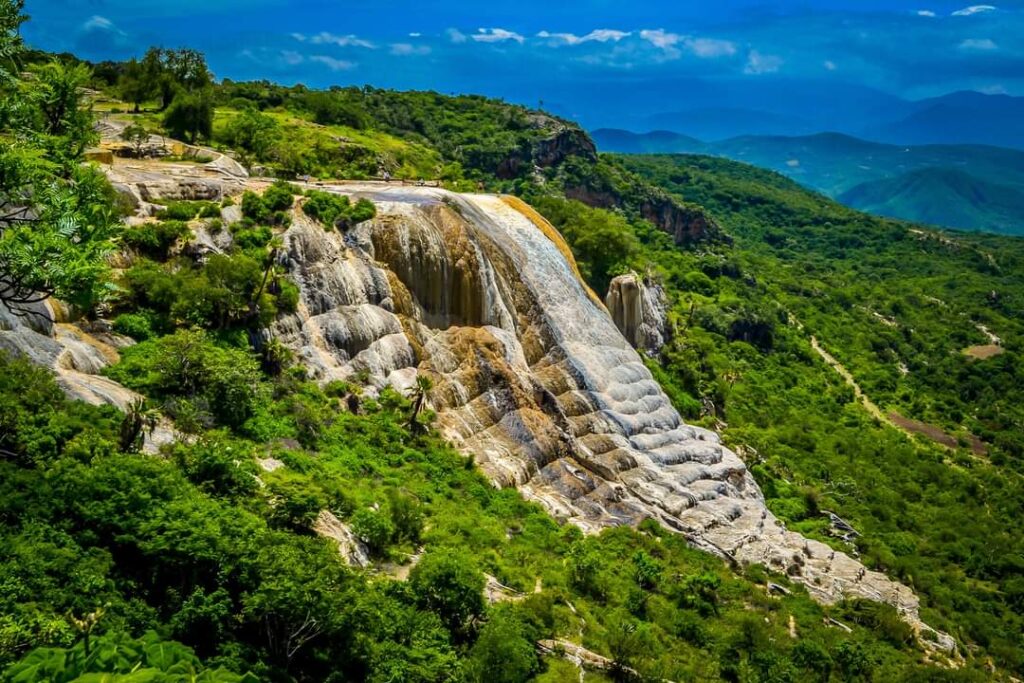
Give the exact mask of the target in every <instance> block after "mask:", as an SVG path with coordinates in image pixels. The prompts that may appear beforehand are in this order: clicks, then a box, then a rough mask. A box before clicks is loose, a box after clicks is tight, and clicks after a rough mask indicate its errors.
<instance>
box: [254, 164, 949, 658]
mask: <svg viewBox="0 0 1024 683" xmlns="http://www.w3.org/2000/svg"><path fill="white" fill-rule="evenodd" d="M325 189H329V190H331V191H334V192H340V193H345V194H353V195H359V196H369V197H370V198H372V199H373V200H374V201H375V202H376V204H377V207H378V216H377V218H375V219H374V220H372V221H368V222H366V223H363V224H361V225H359V226H357V227H356V228H355V229H354V230H353V231H352V232H351V233H350V234H348V235H342V234H339V233H337V232H334V231H324V230H323V228H322V227H320V226H319V225H317V224H315V223H313V222H311V221H310V220H309V219H307V218H305V217H304V216H303V215H302V214H301V212H297V216H296V219H295V221H294V222H293V224H292V226H291V227H290V228H289V230H288V231H287V233H286V234H285V250H284V255H283V257H282V259H283V262H284V264H285V265H286V266H287V267H288V268H289V270H290V271H291V273H292V276H293V277H294V279H295V280H296V281H297V282H298V283H299V284H300V287H301V290H302V298H301V303H300V306H299V310H298V312H297V313H296V314H295V315H293V316H289V317H286V318H283V319H281V320H280V321H278V323H276V325H275V330H274V332H275V333H276V335H277V336H278V338H279V339H280V340H281V341H282V342H284V343H285V344H287V345H289V346H291V347H292V348H293V349H295V350H296V351H297V352H298V355H299V356H300V357H301V359H302V360H303V361H304V362H305V363H306V364H307V365H308V366H309V367H310V368H312V369H313V370H314V372H315V373H316V374H318V375H319V376H320V377H321V378H322V379H332V378H341V379H343V378H347V377H350V376H351V375H353V374H355V373H358V372H366V373H369V375H370V377H371V381H373V382H375V383H376V384H377V385H378V386H383V385H385V384H389V383H390V384H391V385H393V386H395V387H397V388H399V389H403V388H406V387H408V386H410V385H411V384H412V382H413V380H414V378H415V375H416V373H426V374H428V375H429V376H430V377H431V378H432V379H433V380H434V389H433V391H432V392H431V395H430V400H431V403H432V404H433V407H434V408H435V409H436V410H437V412H438V419H439V427H440V429H441V431H442V433H443V434H444V435H445V436H446V437H447V438H448V439H449V440H450V441H451V442H452V443H454V444H455V445H456V446H457V447H458V448H459V449H461V450H462V451H463V452H464V453H466V454H468V455H471V456H472V457H473V458H475V460H476V462H477V463H478V464H479V466H480V467H481V468H482V469H483V471H484V472H485V473H486V474H487V475H488V476H490V478H491V479H492V480H493V481H494V482H495V484H496V485H499V486H516V487H518V488H519V489H520V490H521V491H522V492H523V494H524V495H525V496H527V497H528V498H530V499H532V500H535V501H537V502H538V503H540V504H541V505H543V506H544V507H545V508H546V509H547V510H549V511H550V512H551V513H552V514H553V515H555V516H556V517H558V518H560V519H563V520H566V521H569V522H572V523H574V524H577V525H579V526H580V527H582V528H583V529H585V530H587V531H597V530H600V529H601V528H604V527H607V526H610V525H619V524H637V523H639V522H641V521H642V520H644V519H646V518H654V519H656V520H658V521H660V522H661V523H663V524H664V525H666V526H667V527H669V528H671V529H674V530H676V531H678V532H680V533H683V534H685V535H686V536H687V538H688V539H689V540H690V541H691V542H692V543H693V544H694V545H696V546H698V547H700V548H703V549H705V550H708V551H710V552H713V553H715V554H717V555H720V556H722V557H724V558H727V559H728V560H730V561H736V562H740V563H755V562H761V563H764V564H766V565H768V566H770V567H772V568H774V569H776V570H780V571H785V572H787V573H788V574H789V575H790V576H792V577H793V578H794V579H795V580H798V581H800V582H802V583H804V584H805V585H806V586H807V588H808V590H809V591H810V592H811V594H812V595H814V596H815V597H816V598H817V599H819V600H821V601H823V602H833V601H836V600H838V599H841V598H843V597H864V598H870V599H873V600H880V601H884V602H888V603H891V604H893V605H895V606H896V607H897V608H898V609H899V610H900V611H901V613H903V614H904V615H905V617H906V618H907V619H908V620H909V621H910V622H912V623H913V624H915V625H916V626H918V627H919V628H927V627H925V626H924V625H923V624H921V623H920V621H919V620H918V618H917V607H918V601H917V598H916V597H915V596H914V594H913V593H912V592H911V591H910V590H909V589H908V588H906V587H905V586H903V585H901V584H898V583H896V582H893V581H891V580H889V579H888V578H887V577H886V576H885V575H883V574H880V573H877V572H873V571H868V570H866V569H865V567H863V566H862V565H861V564H860V563H858V562H856V561H855V560H853V559H851V558H850V557H848V556H847V555H844V554H842V553H838V552H836V551H834V550H832V549H831V548H829V547H828V546H826V545H824V544H822V543H819V542H817V541H812V540H808V539H806V538H804V537H802V536H800V535H799V534H796V533H793V532H789V531H787V530H786V529H785V528H784V527H783V526H782V524H781V523H780V522H779V521H778V520H777V519H776V518H775V517H774V516H773V515H772V514H771V513H770V512H769V511H768V510H767V508H766V507H765V504H764V500H763V497H762V494H761V491H760V490H759V488H758V486H757V484H756V483H755V482H754V480H753V478H752V477H751V475H750V473H749V472H748V471H747V469H746V467H745V466H744V464H743V462H742V461H741V460H740V459H739V458H738V457H737V456H736V455H735V454H734V453H733V452H732V451H730V450H729V449H727V448H725V447H724V446H722V444H721V443H720V441H719V438H718V436H717V435H716V434H714V433H712V432H709V431H707V430H704V429H701V428H698V427H693V426H690V425H687V424H684V423H683V421H682V420H681V419H680V417H679V414H678V413H677V412H676V411H675V409H674V408H673V407H672V406H671V404H670V403H669V400H668V399H667V397H666V396H665V394H664V393H663V392H662V391H661V389H660V387H659V386H658V384H657V383H656V382H655V381H654V380H653V379H652V377H651V375H650V373H649V372H648V371H647V369H646V368H645V367H644V365H643V363H642V361H641V359H640V357H639V356H638V355H637V352H636V351H635V350H634V349H633V347H632V346H631V345H630V343H629V341H627V340H626V339H625V338H624V337H623V335H622V333H621V332H620V330H619V328H617V327H616V322H615V321H613V320H612V317H610V316H609V314H608V311H607V310H606V309H605V307H604V306H602V304H601V302H600V301H599V300H598V299H597V298H596V297H595V296H594V295H593V293H592V292H590V291H589V290H588V289H587V287H586V285H585V284H583V283H582V281H581V280H580V278H579V275H578V272H577V271H576V268H575V264H574V263H573V261H572V256H571V254H570V252H569V250H568V248H567V247H566V245H565V244H564V243H563V242H562V241H561V237H560V236H559V235H558V233H557V232H556V231H555V230H554V229H553V228H552V227H551V226H550V225H549V224H547V223H546V222H545V221H544V220H543V219H542V218H541V217H540V216H538V215H537V214H536V213H535V212H533V211H532V209H530V208H529V207H528V206H526V205H525V204H523V203H522V202H519V201H518V200H515V199H512V198H507V197H495V196H489V195H455V194H452V193H448V192H445V191H442V190H435V189H428V188H400V187H385V186H382V185H369V184H348V185H343V186H337V187H332V188H325ZM630 287H631V285H630V284H629V283H628V282H626V281H620V282H619V284H618V286H617V288H616V289H615V290H614V291H613V294H614V296H612V295H610V296H609V304H610V306H611V308H612V309H613V311H621V320H620V327H622V328H623V329H626V330H627V331H629V330H630V329H633V331H634V333H636V331H637V330H639V329H640V328H641V327H642V326H643V319H644V315H645V313H644V305H643V304H642V303H640V304H639V305H638V304H637V301H638V300H639V301H642V294H640V293H639V292H637V293H636V295H635V296H634V294H633V292H632V290H631V289H630ZM631 316H632V317H631ZM629 321H633V322H634V323H636V324H635V325H634V326H633V327H631V325H630V324H626V323H628V322H629ZM942 638H944V637H943V636H940V639H942ZM943 642H944V644H947V645H949V646H951V645H952V641H949V640H943Z"/></svg>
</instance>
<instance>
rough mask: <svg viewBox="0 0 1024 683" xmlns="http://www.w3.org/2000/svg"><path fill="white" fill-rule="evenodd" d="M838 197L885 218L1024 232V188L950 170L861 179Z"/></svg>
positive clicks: (847, 203)
mask: <svg viewBox="0 0 1024 683" xmlns="http://www.w3.org/2000/svg"><path fill="white" fill-rule="evenodd" d="M839 201H841V202H842V203H844V204H846V205H847V206H851V207H853V208H856V209H860V210H862V211H868V212H871V213H874V214H878V215H880V216H890V217H893V218H902V219H904V220H911V221H915V222H920V223H932V224H938V225H945V226H949V227H953V228H962V229H965V230H982V231H986V232H996V233H1003V234H1008V235H1024V192H1022V191H1021V190H1019V189H1017V188H1014V187H1010V186H1007V185H1000V184H997V183H992V182H987V181H984V180H979V179H978V178H976V177H974V176H972V175H970V174H969V173H964V172H963V171H958V170H955V169H949V168H924V169H919V170H916V171H911V172H909V173H905V174H903V175H901V176H897V177H895V178H884V179H882V180H873V181H869V182H866V183H862V184H860V185H858V186H856V187H854V188H853V189H851V190H848V191H847V192H844V193H843V194H841V195H840V196H839Z"/></svg>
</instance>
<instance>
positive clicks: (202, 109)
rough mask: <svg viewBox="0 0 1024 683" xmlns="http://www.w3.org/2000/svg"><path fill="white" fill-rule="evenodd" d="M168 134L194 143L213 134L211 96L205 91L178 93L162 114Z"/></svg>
mask: <svg viewBox="0 0 1024 683" xmlns="http://www.w3.org/2000/svg"><path fill="white" fill-rule="evenodd" d="M163 123H164V128H165V129H166V130H167V133H168V135H170V136H171V137H174V138H178V139H180V140H187V141H188V142H189V143H191V144H195V142H196V140H198V139H199V138H204V139H207V140H209V139H210V137H211V136H212V135H213V97H212V95H211V94H210V93H209V92H207V91H198V92H182V93H179V94H178V95H177V96H176V97H175V98H174V101H173V102H172V103H171V106H170V107H169V108H168V109H167V112H166V113H165V114H164V120H163Z"/></svg>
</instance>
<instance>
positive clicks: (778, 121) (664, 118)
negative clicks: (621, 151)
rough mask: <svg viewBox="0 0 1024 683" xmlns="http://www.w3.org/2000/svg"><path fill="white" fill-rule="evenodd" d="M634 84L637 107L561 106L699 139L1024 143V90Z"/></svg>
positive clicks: (596, 119) (608, 122)
mask: <svg viewBox="0 0 1024 683" xmlns="http://www.w3.org/2000/svg"><path fill="white" fill-rule="evenodd" d="M790 85H791V87H790ZM598 90H599V91H600V92H601V93H602V94H603V92H604V91H603V90H601V89H598ZM634 91H635V97H628V96H625V94H622V96H621V97H620V98H615V99H616V100H618V99H622V100H623V101H624V102H628V103H631V104H632V105H633V106H632V107H631V108H626V109H624V110H623V109H622V107H623V105H622V104H621V103H619V102H607V99H608V98H605V100H606V101H605V102H604V103H599V102H596V101H595V102H591V101H589V100H585V98H583V99H584V108H585V109H586V110H587V112H588V113H587V114H583V115H581V114H582V112H577V111H573V112H569V111H558V113H563V114H567V115H568V114H570V113H571V114H572V116H570V118H576V119H580V120H582V121H583V122H584V125H586V126H588V127H590V128H612V127H614V128H624V129H628V130H634V131H649V130H664V131H671V132H674V133H680V134H683V135H689V136H691V137H695V138H698V139H700V140H725V139H728V138H734V137H737V136H740V135H784V136H790V137H792V136H802V135H811V134H814V133H819V132H822V131H835V132H838V133H844V134H846V135H852V136H854V137H858V138H861V139H863V140H871V141H874V142H882V143H888V144H894V145H924V144H975V145H994V146H997V147H1011V148H1016V149H1022V150H1024V97H1013V96H1010V95H987V94H984V93H979V92H973V91H962V92H954V93H950V94H947V95H943V96H941V97H934V98H930V99H924V100H917V101H912V100H904V99H901V98H899V97H895V96H892V95H889V94H886V93H881V92H878V91H876V90H871V89H869V88H864V87H856V86H851V85H848V84H847V85H838V84H833V85H825V84H817V85H815V86H814V87H810V86H809V84H808V83H806V82H802V81H795V82H793V83H792V84H779V83H777V82H773V83H772V84H771V85H770V86H768V85H761V86H759V85H757V84H753V83H745V84H744V85H743V87H739V86H737V87H735V88H725V89H717V90H716V89H714V88H712V87H710V86H708V85H707V84H698V85H696V86H693V85H690V84H687V83H680V84H678V86H676V85H673V84H671V83H669V84H663V88H662V90H660V91H659V92H657V93H650V92H648V91H647V90H646V89H643V88H640V87H639V86H634V87H633V89H632V90H630V91H629V92H634ZM680 92H682V93H685V95H686V97H685V98H683V97H682V95H680V94H679V93H680ZM780 92H782V93H785V95H784V96H780ZM581 97H582V96H581ZM581 97H577V98H575V99H581ZM652 101H656V102H661V103H662V104H661V106H662V107H664V109H663V110H662V111H655V112H651V110H650V107H649V106H648V107H646V108H644V107H638V106H636V104H635V103H637V102H652ZM555 109H556V110H559V109H564V107H558V106H557V105H556V106H555Z"/></svg>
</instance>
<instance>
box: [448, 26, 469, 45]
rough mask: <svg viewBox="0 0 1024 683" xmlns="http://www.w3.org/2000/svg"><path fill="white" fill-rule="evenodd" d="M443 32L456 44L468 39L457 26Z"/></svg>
mask: <svg viewBox="0 0 1024 683" xmlns="http://www.w3.org/2000/svg"><path fill="white" fill-rule="evenodd" d="M444 34H445V35H446V36H448V40H450V41H451V42H453V43H456V44H459V43H464V42H466V41H467V40H469V38H467V37H466V34H465V33H463V32H462V31H460V30H459V29H457V28H450V29H448V30H447V31H445V32H444Z"/></svg>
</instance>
